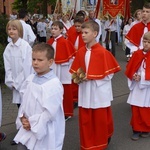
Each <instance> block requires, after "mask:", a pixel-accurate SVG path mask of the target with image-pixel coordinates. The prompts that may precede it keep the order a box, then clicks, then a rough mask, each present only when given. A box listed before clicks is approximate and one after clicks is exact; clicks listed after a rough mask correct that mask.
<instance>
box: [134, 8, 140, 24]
mask: <svg viewBox="0 0 150 150" xmlns="http://www.w3.org/2000/svg"><path fill="white" fill-rule="evenodd" d="M134 18H135V20H134V21H133V23H132V25H135V24H137V23H139V22H141V21H142V9H137V10H136V11H135V13H134Z"/></svg>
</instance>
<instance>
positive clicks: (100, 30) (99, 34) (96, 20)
mask: <svg viewBox="0 0 150 150" xmlns="http://www.w3.org/2000/svg"><path fill="white" fill-rule="evenodd" d="M94 21H95V22H97V23H98V25H99V33H98V35H97V37H96V41H97V42H99V39H100V36H101V34H102V28H101V21H100V20H99V19H95V20H94Z"/></svg>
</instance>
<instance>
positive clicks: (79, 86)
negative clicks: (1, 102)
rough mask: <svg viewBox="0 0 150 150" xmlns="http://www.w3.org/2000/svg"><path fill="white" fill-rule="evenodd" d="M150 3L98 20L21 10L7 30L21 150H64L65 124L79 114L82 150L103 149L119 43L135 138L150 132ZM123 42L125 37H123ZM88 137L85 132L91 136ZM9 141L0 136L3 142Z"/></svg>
mask: <svg viewBox="0 0 150 150" xmlns="http://www.w3.org/2000/svg"><path fill="white" fill-rule="evenodd" d="M149 22H150V3H146V4H144V6H143V9H138V10H137V11H136V12H135V14H134V18H133V17H131V18H128V20H127V21H123V19H121V18H120V17H119V16H117V17H115V18H113V17H111V16H110V15H108V16H104V18H103V19H98V18H95V15H94V11H93V10H90V11H89V12H88V13H87V12H85V11H83V10H80V11H79V12H77V14H76V15H75V16H74V17H73V18H71V19H70V18H69V16H68V14H63V15H57V14H54V15H53V18H51V19H50V18H49V19H45V18H34V17H33V18H32V19H31V20H30V19H29V16H28V14H27V11H25V10H20V11H19V12H18V18H16V16H11V18H10V21H9V22H8V24H7V26H6V31H7V34H8V42H9V43H8V45H7V46H6V48H5V51H4V55H3V56H4V67H5V84H6V85H7V86H8V87H9V88H10V89H11V90H12V92H13V99H12V103H14V104H17V106H18V116H17V119H16V127H17V130H18V132H17V134H16V136H15V137H14V139H13V141H12V143H11V144H12V145H14V144H17V145H18V146H17V147H18V150H27V149H30V150H61V149H62V147H63V141H64V137H65V121H67V120H68V119H70V118H71V117H73V110H74V106H75V104H78V109H79V132H80V149H81V150H86V149H92V150H105V149H106V148H107V146H108V144H109V142H110V140H111V136H112V135H113V132H114V125H113V114H112V111H111V101H112V100H113V93H112V84H111V80H112V78H113V76H114V74H115V73H117V72H118V71H120V70H121V68H120V66H119V64H118V62H117V60H116V59H115V56H116V44H118V43H119V42H122V43H123V46H122V49H123V50H125V55H126V56H127V61H129V62H128V63H127V67H126V71H125V75H126V76H127V78H128V86H129V89H130V94H129V97H128V100H127V103H129V104H130V105H131V110H132V117H131V126H132V129H133V135H132V136H131V139H132V140H138V139H139V137H140V136H141V137H148V136H149V132H150V119H149V116H148V114H149V113H148V112H149V111H150V100H149V99H150V98H149V92H148V91H149V90H150V83H149V80H150V69H149V68H150V32H149V30H150V25H149ZM121 37H122V38H121ZM87 131H88V132H87ZM5 138H6V134H5V133H2V132H1V133H0V141H2V140H4V139H5Z"/></svg>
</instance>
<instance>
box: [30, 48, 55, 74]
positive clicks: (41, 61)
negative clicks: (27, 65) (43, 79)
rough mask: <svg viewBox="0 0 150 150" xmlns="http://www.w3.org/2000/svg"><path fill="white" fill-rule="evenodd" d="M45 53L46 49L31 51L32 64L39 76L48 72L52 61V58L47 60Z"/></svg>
mask: <svg viewBox="0 0 150 150" xmlns="http://www.w3.org/2000/svg"><path fill="white" fill-rule="evenodd" d="M46 53H47V52H46V51H43V52H40V51H37V52H35V51H33V53H32V66H33V68H34V70H35V72H36V73H37V74H38V75H39V76H41V75H44V74H46V73H48V72H49V70H50V66H51V65H52V63H53V59H50V60H48V58H47V57H46Z"/></svg>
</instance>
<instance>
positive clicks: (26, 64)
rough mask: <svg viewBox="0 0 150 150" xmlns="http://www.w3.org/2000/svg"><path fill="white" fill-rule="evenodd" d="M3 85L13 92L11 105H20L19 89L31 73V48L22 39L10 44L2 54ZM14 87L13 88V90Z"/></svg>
mask: <svg viewBox="0 0 150 150" xmlns="http://www.w3.org/2000/svg"><path fill="white" fill-rule="evenodd" d="M3 57H4V66H5V84H6V85H7V86H8V87H9V88H10V89H12V90H13V100H12V101H13V103H18V104H19V103H20V102H21V99H20V93H19V90H20V87H21V85H22V83H23V81H24V80H25V79H26V78H27V77H28V76H29V75H30V74H31V73H32V72H33V70H32V48H31V47H30V45H29V44H28V43H27V42H26V41H25V40H23V39H21V38H19V39H18V40H17V42H16V43H14V44H13V43H12V42H10V43H9V44H8V45H7V47H6V48H5V51H4V54H3ZM13 87H14V88H13Z"/></svg>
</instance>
